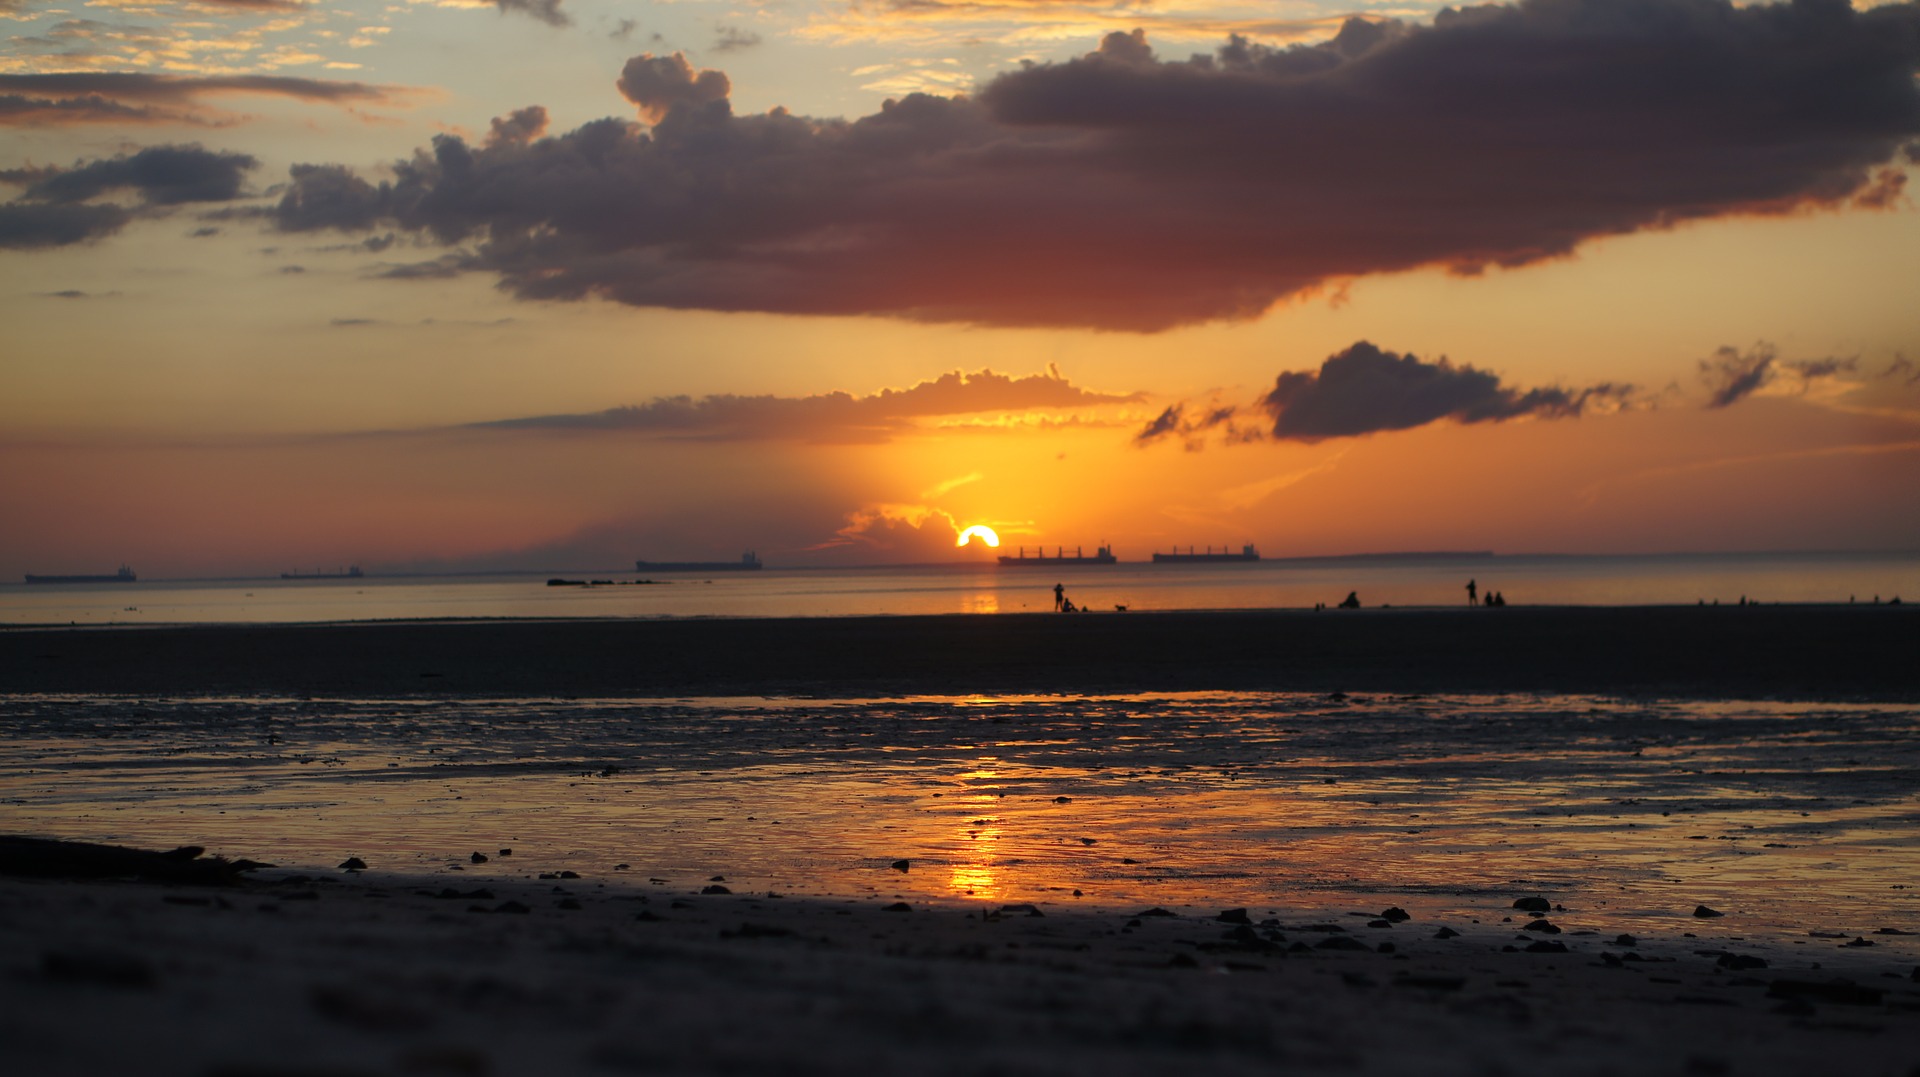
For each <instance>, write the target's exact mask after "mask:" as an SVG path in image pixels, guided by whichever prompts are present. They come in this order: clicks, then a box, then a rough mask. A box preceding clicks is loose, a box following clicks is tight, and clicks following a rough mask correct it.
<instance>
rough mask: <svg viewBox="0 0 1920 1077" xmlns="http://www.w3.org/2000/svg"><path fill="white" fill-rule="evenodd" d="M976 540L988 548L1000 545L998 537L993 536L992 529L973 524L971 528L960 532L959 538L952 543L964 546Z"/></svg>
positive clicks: (984, 525) (983, 525)
mask: <svg viewBox="0 0 1920 1077" xmlns="http://www.w3.org/2000/svg"><path fill="white" fill-rule="evenodd" d="M976 538H977V539H979V540H980V541H981V542H984V543H986V544H987V545H988V546H992V547H995V548H998V547H999V545H1000V536H999V535H996V534H994V533H993V528H991V527H988V526H987V525H986V524H974V525H973V526H972V527H969V528H967V529H966V530H965V531H962V532H960V537H959V539H958V540H956V541H955V542H954V545H955V546H965V545H966V544H967V543H969V542H971V541H973V540H974V539H976Z"/></svg>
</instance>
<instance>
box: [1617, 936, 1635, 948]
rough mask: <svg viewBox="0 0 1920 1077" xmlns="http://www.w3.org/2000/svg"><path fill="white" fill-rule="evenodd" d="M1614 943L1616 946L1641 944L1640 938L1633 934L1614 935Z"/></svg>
mask: <svg viewBox="0 0 1920 1077" xmlns="http://www.w3.org/2000/svg"><path fill="white" fill-rule="evenodd" d="M1613 944H1614V945H1615V946H1638V945H1640V940H1639V939H1636V938H1634V937H1633V936H1632V935H1615V936H1614V937H1613Z"/></svg>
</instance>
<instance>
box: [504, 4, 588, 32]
mask: <svg viewBox="0 0 1920 1077" xmlns="http://www.w3.org/2000/svg"><path fill="white" fill-rule="evenodd" d="M493 6H495V7H497V8H499V9H500V11H501V13H502V14H505V13H507V12H516V13H518V14H521V15H526V16H528V17H530V18H535V19H539V20H540V21H541V22H544V23H546V24H547V25H548V26H572V25H573V17H572V16H570V15H568V14H567V13H566V12H564V11H561V10H560V0H493Z"/></svg>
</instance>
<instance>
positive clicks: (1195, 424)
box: [1134, 340, 1635, 449]
mask: <svg viewBox="0 0 1920 1077" xmlns="http://www.w3.org/2000/svg"><path fill="white" fill-rule="evenodd" d="M1634 396H1635V391H1634V389H1633V387H1632V386H1629V385H1612V384H1604V385H1596V386H1592V387H1590V388H1586V389H1580V390H1569V389H1558V388H1549V389H1529V390H1527V391H1526V392H1521V391H1520V390H1518V389H1514V388H1512V387H1510V386H1506V385H1502V384H1501V383H1500V378H1499V376H1498V375H1496V374H1493V373H1491V372H1489V371H1485V370H1478V369H1475V368H1474V367H1471V366H1466V365H1460V366H1455V365H1454V364H1453V363H1452V362H1450V361H1448V360H1447V359H1446V358H1445V357H1444V356H1443V357H1441V358H1439V359H1436V360H1434V361H1432V362H1427V361H1426V360H1423V359H1420V358H1419V357H1417V356H1414V355H1411V354H1408V355H1396V354H1394V353H1393V352H1390V351H1383V350H1381V349H1380V348H1377V347H1375V346H1374V345H1372V344H1370V343H1368V342H1366V341H1364V340H1363V341H1359V342H1358V343H1356V344H1354V345H1353V346H1352V347H1350V348H1348V349H1346V350H1345V351H1342V352H1336V353H1335V354H1333V355H1330V356H1328V357H1327V358H1326V360H1325V361H1324V362H1322V363H1321V364H1320V369H1318V370H1307V371H1288V372H1286V373H1283V374H1281V375H1280V376H1279V377H1278V378H1276V379H1274V385H1273V389H1272V391H1270V392H1268V393H1267V394H1266V395H1265V396H1263V397H1261V398H1260V399H1259V400H1258V401H1256V402H1255V403H1254V405H1253V406H1252V407H1251V408H1247V409H1241V408H1236V407H1224V406H1220V405H1214V406H1211V407H1209V408H1207V409H1205V410H1204V411H1202V412H1200V413H1199V414H1197V415H1195V416H1193V417H1188V415H1187V412H1186V406H1185V405H1184V404H1176V405H1174V406H1173V407H1170V408H1168V409H1167V410H1166V411H1164V412H1162V413H1161V414H1160V416H1159V417H1158V418H1156V419H1155V420H1153V422H1151V423H1148V424H1147V426H1146V427H1145V428H1144V429H1142V430H1141V431H1140V432H1139V433H1137V434H1135V435H1134V443H1135V444H1138V445H1148V444H1152V443H1153V442H1156V441H1160V440H1162V439H1165V438H1169V437H1180V438H1183V439H1187V442H1188V448H1190V449H1191V448H1198V443H1197V442H1196V441H1195V440H1194V439H1196V438H1197V437H1199V436H1200V435H1203V434H1205V433H1206V432H1207V431H1210V430H1213V429H1215V428H1222V429H1224V430H1225V431H1226V433H1227V441H1228V442H1229V443H1236V442H1246V441H1258V440H1261V439H1263V438H1273V439H1275V440H1279V441H1307V442H1313V441H1324V440H1326V439H1328V438H1340V437H1360V436H1362V435H1366V434H1373V433H1378V432H1380V431H1383V430H1408V429H1411V428H1413V427H1416V426H1425V425H1427V424H1428V423H1433V422H1438V421H1440V420H1442V419H1451V420H1453V421H1454V422H1459V423H1485V422H1500V421H1503V420H1506V419H1517V418H1520V417H1522V416H1529V415H1531V416H1538V417H1541V418H1548V419H1562V418H1573V417H1576V416H1579V415H1581V414H1584V413H1585V412H1586V411H1588V410H1589V409H1592V408H1606V409H1615V408H1619V407H1622V406H1625V405H1627V404H1629V403H1631V402H1632V400H1633V398H1634ZM1249 413H1252V414H1259V415H1261V416H1262V417H1263V419H1264V420H1266V424H1267V425H1265V428H1264V429H1262V428H1259V427H1243V426H1239V425H1237V424H1236V423H1235V422H1234V420H1235V419H1236V418H1239V417H1242V416H1245V415H1247V414H1249Z"/></svg>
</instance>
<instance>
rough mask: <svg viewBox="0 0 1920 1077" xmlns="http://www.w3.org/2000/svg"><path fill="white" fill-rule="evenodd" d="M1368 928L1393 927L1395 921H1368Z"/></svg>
mask: <svg viewBox="0 0 1920 1077" xmlns="http://www.w3.org/2000/svg"><path fill="white" fill-rule="evenodd" d="M1367 926H1368V927H1392V926H1393V921H1392V920H1368V921H1367Z"/></svg>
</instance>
